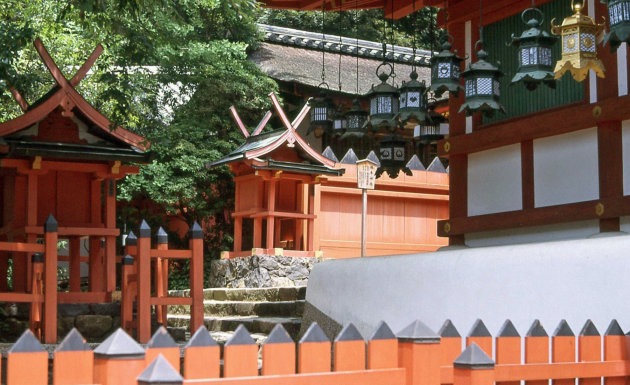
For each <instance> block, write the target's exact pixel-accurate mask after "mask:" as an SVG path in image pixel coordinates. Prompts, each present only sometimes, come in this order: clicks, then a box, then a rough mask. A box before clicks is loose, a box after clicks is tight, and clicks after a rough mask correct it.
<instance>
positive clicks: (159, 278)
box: [150, 227, 168, 362]
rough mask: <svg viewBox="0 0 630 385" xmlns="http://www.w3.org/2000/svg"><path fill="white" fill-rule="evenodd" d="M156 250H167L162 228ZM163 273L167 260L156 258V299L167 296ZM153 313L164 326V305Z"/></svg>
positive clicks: (166, 237)
mask: <svg viewBox="0 0 630 385" xmlns="http://www.w3.org/2000/svg"><path fill="white" fill-rule="evenodd" d="M156 249H158V250H168V235H167V234H166V231H164V229H163V228H162V227H160V228H159V229H158V232H157V245H156ZM164 262H167V264H166V271H164V270H165V264H164ZM164 273H168V259H166V258H156V259H155V281H154V282H155V292H156V297H159V298H162V297H166V295H167V289H168V282H164ZM167 276H168V275H167ZM155 313H156V316H157V321H158V323H161V324H162V325H166V315H167V313H166V305H157V306H155ZM156 357H157V356H156ZM150 362H153V360H151V361H150Z"/></svg>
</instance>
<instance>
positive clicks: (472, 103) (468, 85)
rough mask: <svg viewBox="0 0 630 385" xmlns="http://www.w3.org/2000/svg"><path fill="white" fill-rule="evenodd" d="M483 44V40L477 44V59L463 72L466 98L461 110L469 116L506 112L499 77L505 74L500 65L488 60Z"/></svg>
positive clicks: (489, 115)
mask: <svg viewBox="0 0 630 385" xmlns="http://www.w3.org/2000/svg"><path fill="white" fill-rule="evenodd" d="M481 44H482V41H481V40H480V41H478V42H477V43H476V44H475V48H477V47H479V48H478V49H477V61H476V62H474V63H471V64H469V65H468V67H466V70H465V71H464V72H462V77H463V78H464V84H465V86H464V89H465V90H466V100H465V102H464V103H463V104H462V106H461V107H460V109H459V112H462V111H466V115H469V116H470V115H473V114H475V113H476V112H482V113H483V114H484V115H485V116H488V117H491V116H492V115H494V112H495V111H501V112H503V113H505V109H504V108H503V106H502V105H501V103H499V98H500V97H501V84H500V83H499V78H500V77H501V76H503V72H501V70H500V69H499V67H498V66H494V65H492V64H491V63H489V62H488V61H486V58H487V57H488V53H487V52H486V51H484V50H483V49H482V48H481ZM499 64H500V63H499Z"/></svg>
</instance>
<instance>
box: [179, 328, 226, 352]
mask: <svg viewBox="0 0 630 385" xmlns="http://www.w3.org/2000/svg"><path fill="white" fill-rule="evenodd" d="M205 346H219V344H218V343H217V341H215V340H214V338H212V336H211V335H210V332H209V331H208V329H206V327H205V326H203V325H201V326H199V328H197V331H196V332H195V334H193V336H192V337H190V341H188V343H187V344H186V346H185V348H197V347H205Z"/></svg>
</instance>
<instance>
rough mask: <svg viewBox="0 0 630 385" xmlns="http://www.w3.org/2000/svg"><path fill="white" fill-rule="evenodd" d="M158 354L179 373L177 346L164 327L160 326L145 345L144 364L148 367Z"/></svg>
mask: <svg viewBox="0 0 630 385" xmlns="http://www.w3.org/2000/svg"><path fill="white" fill-rule="evenodd" d="M160 354H161V355H162V356H164V358H166V359H167V360H168V362H169V363H170V364H171V366H173V367H174V368H175V369H176V370H177V371H179V360H180V355H181V354H180V351H179V345H177V344H176V343H175V341H174V340H173V338H172V337H171V336H170V334H168V331H167V330H166V328H165V327H164V326H160V327H159V328H158V330H156V331H155V333H154V334H153V337H151V340H150V341H149V343H148V344H147V349H146V351H145V358H144V360H145V364H146V365H149V364H150V363H151V362H153V360H155V359H156V358H157V356H158V355H160Z"/></svg>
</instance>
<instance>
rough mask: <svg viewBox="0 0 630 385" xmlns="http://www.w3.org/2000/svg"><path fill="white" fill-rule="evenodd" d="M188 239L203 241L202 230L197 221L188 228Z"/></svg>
mask: <svg viewBox="0 0 630 385" xmlns="http://www.w3.org/2000/svg"><path fill="white" fill-rule="evenodd" d="M190 239H203V230H201V226H199V223H197V221H195V223H193V225H192V227H191V228H190Z"/></svg>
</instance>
